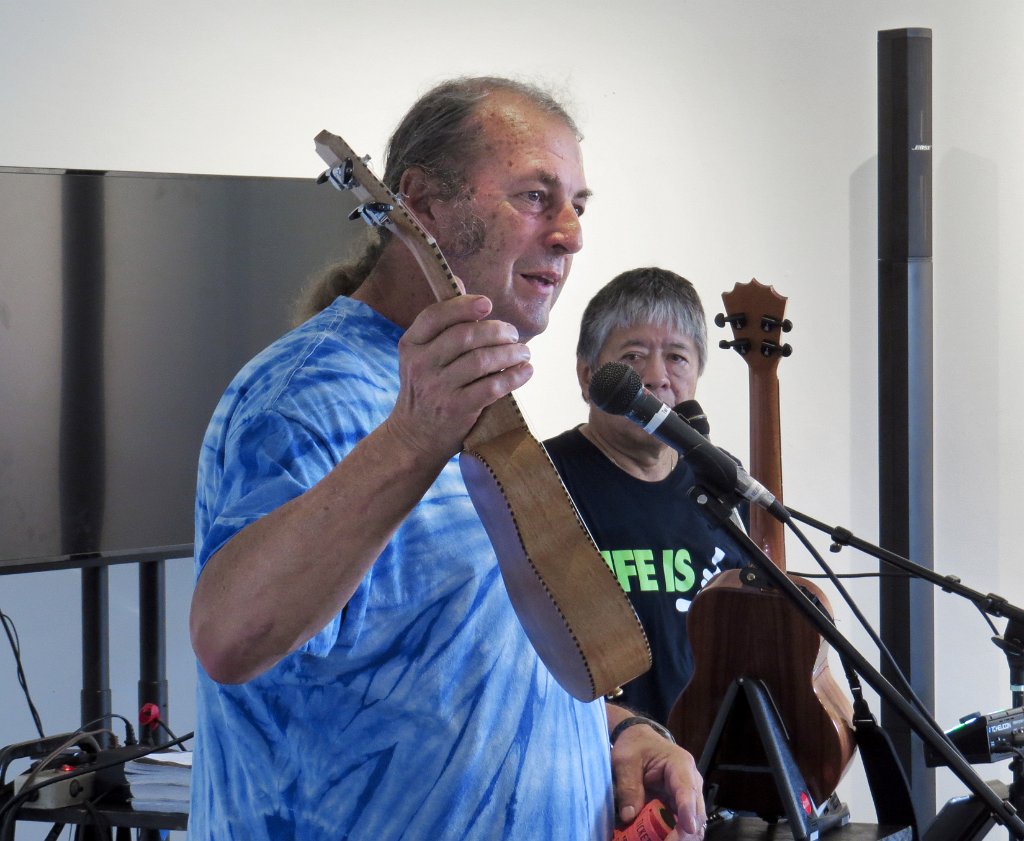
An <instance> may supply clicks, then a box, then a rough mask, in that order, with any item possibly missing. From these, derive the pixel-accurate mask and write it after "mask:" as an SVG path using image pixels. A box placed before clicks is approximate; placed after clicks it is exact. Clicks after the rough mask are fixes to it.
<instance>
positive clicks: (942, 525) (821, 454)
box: [0, 0, 1024, 821]
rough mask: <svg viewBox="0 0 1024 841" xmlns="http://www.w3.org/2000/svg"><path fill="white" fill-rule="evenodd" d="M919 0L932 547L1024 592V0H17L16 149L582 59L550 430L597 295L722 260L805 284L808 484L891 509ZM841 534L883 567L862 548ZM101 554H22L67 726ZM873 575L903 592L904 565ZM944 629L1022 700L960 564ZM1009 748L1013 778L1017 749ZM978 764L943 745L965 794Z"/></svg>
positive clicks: (15, 586)
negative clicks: (883, 66) (903, 122)
mask: <svg viewBox="0 0 1024 841" xmlns="http://www.w3.org/2000/svg"><path fill="white" fill-rule="evenodd" d="M902 27H929V28H931V29H932V30H933V35H934V42H933V43H934V58H933V60H934V80H933V81H934V138H933V142H934V150H935V151H934V198H935V216H934V229H935V269H934V276H935V295H934V297H935V337H936V339H935V406H936V416H935V442H936V455H935V468H936V471H935V499H936V535H935V545H936V556H935V567H936V569H937V570H939V571H941V572H943V573H948V574H953V575H958V576H960V577H961V578H962V579H963V581H964V582H965V583H966V584H968V585H969V586H972V587H974V588H975V589H978V590H981V591H985V592H995V593H999V594H1001V595H1003V596H1005V597H1006V598H1008V599H1009V600H1011V601H1013V602H1015V603H1017V604H1021V603H1022V602H1024V584H1022V583H1021V581H1020V578H1019V576H1017V575H1015V574H1014V571H1015V570H1016V569H1017V568H1018V567H1019V564H1018V562H1017V559H1016V557H1015V550H1016V548H1017V540H1016V536H1017V530H1016V517H1017V516H1018V512H1017V510H1016V494H1015V491H1016V489H1017V487H1016V483H1015V481H1014V480H1015V477H1016V476H1018V475H1021V474H1022V472H1024V453H1022V448H1021V447H1020V445H1019V444H1018V443H1016V435H1015V433H1016V423H1015V420H1016V418H1018V417H1019V416H1020V415H1021V414H1022V411H1024V405H1022V404H1024V395H1022V391H1021V389H1019V388H1018V387H1017V386H1018V383H1019V381H1020V377H1019V375H1018V374H1017V372H1016V365H1017V363H1018V360H1019V359H1020V358H1021V355H1022V350H1024V339H1022V337H1021V334H1020V331H1019V329H1018V324H1017V321H1018V318H1019V316H1018V314H1019V313H1020V312H1021V310H1022V304H1024V300H1022V299H1024V291H1022V287H1021V285H1020V283H1019V277H1018V275H1019V271H1018V265H1019V243H1020V241H1021V239H1022V233H1021V232H1022V231H1024V163H1022V156H1021V154H1020V150H1021V141H1020V138H1021V136H1022V134H1024V131H1022V130H1024V58H1022V52H1021V50H1020V39H1021V37H1022V35H1024V5H1022V4H1021V3H1020V2H1018V0H986V2H984V3H963V2H957V0H931V2H926V0H890V1H888V2H881V0H877V1H876V2H858V3H849V2H838V0H787V2H777V3H760V2H756V0H666V1H665V2H661V0H632V2H629V3H615V4H613V3H604V2H589V3H587V2H581V3H574V4H570V3H564V4H559V3H551V2H538V0H521V2H519V3H516V4H514V5H511V6H509V5H504V4H502V5H495V6H494V7H491V6H489V5H485V4H479V3H467V2H460V0H437V2H435V3H432V4H423V3H413V2H408V0H398V2H394V3H392V4H390V5H388V6H383V5H379V4H354V3H343V2H334V3H331V2H327V0H307V2H301V0H300V2H296V3H290V4H284V3H272V2H267V0H250V2H244V3H243V2H239V1H238V0H229V1H228V2H220V3H216V4H212V3H196V2H182V3H176V4H155V3H152V2H127V1H126V0H116V2H115V1H114V0H106V1H105V2H100V3H91V4H85V3H79V2H72V0H36V2H32V3H28V2H23V3H14V2H11V0H5V2H3V3H2V4H0V80H3V81H2V83H0V165H8V166H40V167H81V168H103V169H121V170H156V171H182V172H205V173H235V174H250V173H251V174H266V175H289V176H312V175H314V174H316V173H317V172H318V171H319V168H320V162H319V159H318V158H317V157H316V156H315V154H314V153H313V147H312V137H313V135H314V134H315V133H316V132H317V131H318V130H320V129H321V128H328V129H330V130H331V131H334V132H336V133H338V134H342V135H343V136H344V137H345V138H346V139H347V140H348V141H349V142H350V143H351V144H352V145H353V146H354V147H356V148H357V149H359V150H363V151H366V152H369V153H371V154H373V155H374V157H375V158H377V159H379V157H380V154H381V151H382V145H383V142H384V140H385V138H386V135H387V133H388V131H389V130H390V128H391V127H392V125H393V124H394V122H395V121H396V120H397V118H398V117H399V116H400V115H401V113H402V112H403V111H404V109H405V108H406V107H407V106H408V105H409V104H410V102H411V101H412V100H413V99H414V97H415V96H416V95H417V94H418V93H420V92H422V91H423V90H424V89H426V88H427V87H428V86H429V85H430V84H432V83H433V82H435V81H437V80H439V79H441V78H444V77H447V76H450V75H455V74H459V73H480V72H487V73H498V74H507V75H516V76H525V77H528V78H531V79H540V80H543V81H547V82H551V83H554V84H555V85H556V86H558V87H560V88H561V89H562V90H563V92H564V93H565V94H566V95H567V96H568V98H569V99H570V100H571V101H572V102H573V103H574V104H575V108H576V112H577V114H578V116H579V118H580V122H581V124H582V127H583V130H584V132H585V134H586V140H585V141H584V153H585V156H586V161H587V170H588V178H589V180H590V185H591V187H593V189H594V190H595V192H596V197H595V200H594V201H593V202H592V203H591V205H590V206H589V208H588V211H587V216H586V225H585V232H586V240H587V245H586V247H585V249H584V251H583V252H582V254H581V255H580V256H579V257H578V259H577V262H576V267H575V269H574V272H573V277H572V279H571V280H570V283H569V286H568V287H567V289H566V291H565V294H564V295H563V298H562V303H561V304H560V306H559V312H558V314H557V316H556V321H555V324H554V326H553V327H552V328H551V329H550V330H549V332H548V333H547V334H546V335H544V336H543V337H541V338H540V339H538V340H537V341H536V343H535V347H534V358H535V362H536V364H537V368H538V373H537V376H536V377H535V378H534V381H533V382H531V383H530V384H529V385H528V386H527V387H526V388H525V389H523V392H522V395H521V402H522V404H523V405H524V407H525V409H526V411H527V413H528V414H529V416H530V419H531V422H532V424H533V427H534V431H535V432H536V433H537V434H538V435H539V436H541V437H543V436H546V435H549V434H552V433H554V432H557V431H560V430H561V429H563V428H565V427H567V426H569V425H571V424H573V423H576V422H578V421H580V420H582V418H583V417H584V407H583V404H582V402H581V401H580V400H579V398H578V394H577V388H576V385H575V380H574V376H573V353H572V350H573V347H574V344H575V330H576V326H577V324H578V320H579V315H580V313H581V310H582V308H583V305H584V304H585V302H586V300H587V299H588V298H589V296H590V295H591V294H592V292H593V291H594V290H596V289H597V288H598V286H599V285H600V284H602V283H603V282H604V281H606V280H607V279H609V278H611V277H612V276H613V275H614V274H615V273H617V272H618V271H620V270H622V269H625V268H629V267H633V266H637V265H642V264H655V263H656V264H662V265H665V266H667V267H670V268H672V269H674V270H676V271H678V272H680V273H682V274H684V275H686V276H688V277H690V278H691V279H692V280H693V281H694V282H695V283H696V284H697V286H698V289H699V290H700V291H701V293H702V295H703V296H704V299H705V303H706V305H707V308H708V310H709V312H710V313H712V314H713V313H714V312H716V311H718V308H719V299H718V296H719V294H720V293H721V292H722V291H726V290H728V289H731V288H732V286H733V285H734V284H735V283H737V282H744V281H747V280H749V279H750V278H751V277H757V278H758V279H759V280H761V281H762V282H765V283H771V284H773V285H774V286H775V287H776V289H777V290H778V291H779V292H780V293H781V294H783V295H786V296H788V298H789V308H788V311H787V314H788V315H789V317H790V318H791V319H792V320H793V322H794V323H795V329H794V331H793V333H792V334H790V336H789V341H790V342H791V343H792V344H793V346H794V348H795V353H794V355H793V356H792V357H791V358H789V359H787V360H785V361H784V363H783V365H782V367H781V368H780V379H781V381H782V404H783V409H782V412H783V418H782V421H783V453H784V463H785V476H786V500H787V502H789V503H790V504H792V505H794V506H795V507H797V508H799V509H801V510H804V511H807V512H808V513H811V514H813V515H815V516H817V517H819V518H820V519H823V520H825V521H828V522H830V523H836V524H843V525H846V526H849V527H850V528H851V529H853V530H854V531H855V532H856V533H857V534H858V535H859V536H861V537H863V538H865V539H868V540H871V539H873V538H875V537H877V501H876V485H877V468H876V460H877V444H876V432H875V425H876V422H875V417H876V411H877V397H876V389H877V385H876V370H877V359H876V329H875V323H876V311H875V310H876V307H875V296H876V292H875V289H876V286H875V279H876V269H875V260H876V235H875V225H876V212H875V189H876V156H875V150H876V119H875V108H876V104H875V103H876V73H875V69H876V64H875V62H876V33H877V32H878V31H879V30H882V29H892V28H902ZM0 296H2V289H0ZM0 304H2V297H0ZM713 332H714V333H716V335H715V338H718V336H717V331H714V330H713ZM700 397H701V399H702V402H703V404H704V406H705V408H706V409H707V411H708V414H709V416H710V417H711V420H712V424H713V427H714V435H715V438H716V440H717V441H718V442H720V443H722V444H724V445H725V446H727V447H729V448H730V449H732V450H733V451H735V452H737V453H738V454H741V455H742V454H745V450H746V444H745V442H746V421H745V417H746V369H745V366H744V365H743V364H742V363H741V362H740V361H739V360H738V359H737V358H736V357H735V355H733V354H727V353H725V352H721V351H717V352H715V353H714V354H713V355H712V361H711V365H710V368H709V371H708V374H707V376H706V378H705V381H704V383H703V386H702V390H701V394H700ZM816 543H817V545H819V547H820V548H821V549H822V550H824V549H825V547H826V546H827V541H826V540H824V539H822V540H817V541H816ZM789 556H790V568H791V569H801V570H806V569H809V568H810V566H811V564H810V561H809V560H805V559H806V556H805V555H804V554H803V553H800V552H797V551H796V548H791V549H790V553H789ZM831 560H832V561H833V562H834V563H835V565H836V567H837V569H840V570H850V571H863V570H873V569H875V563H874V562H873V561H871V560H870V559H868V558H866V557H861V556H858V555H856V554H854V553H852V552H850V551H844V552H843V553H841V554H840V555H838V556H831ZM173 566H174V565H172V567H173ZM187 566H188V564H187V562H186V563H184V564H179V565H177V567H176V568H174V569H172V579H173V580H172V587H171V592H172V603H171V604H170V605H169V608H168V616H169V618H170V620H171V621H172V623H173V622H178V623H180V622H181V621H183V617H184V615H185V611H186V609H187V592H188V577H189V573H188V570H187ZM115 578H116V593H115V597H114V599H113V601H114V602H115V605H114V609H115V610H116V611H117V620H116V621H117V623H118V624H117V625H116V627H117V628H118V630H120V629H121V628H122V627H123V626H124V627H125V630H124V635H123V636H124V638H125V645H126V646H127V649H128V650H129V651H130V650H131V643H130V642H128V640H129V638H130V637H132V636H133V635H134V633H135V631H134V625H133V624H132V623H133V622H134V618H133V616H132V611H133V610H134V607H133V605H134V583H133V581H134V578H133V576H131V575H129V574H127V573H124V574H122V573H120V572H119V573H118V574H117V575H116V576H115ZM76 581H77V579H76V578H75V576H74V574H72V573H47V574H45V575H38V576H23V577H20V578H14V579H12V578H7V579H4V580H2V584H0V607H2V609H3V610H5V611H6V612H8V613H9V614H11V615H12V617H14V619H15V621H16V622H17V623H18V626H19V628H20V629H21V633H22V644H23V648H24V653H25V660H26V668H27V671H28V674H29V680H30V682H31V685H32V688H33V690H34V692H35V694H36V697H37V699H38V700H39V701H40V706H41V707H42V708H44V722H45V723H46V724H47V726H48V727H49V728H50V729H54V730H56V729H60V728H65V727H66V728H71V727H72V726H74V724H75V721H76V717H77V709H78V694H77V686H78V677H79V670H78V661H77V653H76V646H77V634H78V602H77V595H76V586H77V584H76ZM851 590H852V591H853V593H854V595H855V596H856V598H857V599H858V600H859V602H860V603H861V605H862V607H863V608H864V609H865V611H866V612H867V613H868V615H869V616H872V617H874V616H877V608H876V605H877V584H876V583H875V582H874V581H872V580H866V581H857V582H855V583H853V584H851ZM839 616H840V627H841V629H843V630H846V631H850V632H851V636H852V637H853V638H854V639H855V640H856V641H857V642H858V643H859V644H861V645H863V643H864V637H863V635H861V634H859V633H857V632H856V631H854V630H853V629H851V628H850V621H849V619H848V616H847V614H846V613H845V612H844V611H840V612H839ZM1001 627H1002V623H1001V622H1000V628H1001ZM927 630H928V629H921V632H922V633H925V632H927ZM172 631H175V633H176V636H175V638H174V639H175V648H174V650H173V651H172V652H171V653H170V654H169V659H170V660H171V667H172V675H171V679H172V691H173V693H174V695H173V696H172V716H174V719H173V723H174V724H175V725H176V726H177V728H178V729H186V728H188V727H189V726H190V725H191V720H190V715H191V687H190V685H189V677H188V675H189V673H190V672H189V669H190V666H189V655H188V650H187V640H186V637H185V635H184V632H183V630H182V627H181V625H180V624H178V625H177V626H176V627H175V628H172ZM935 633H936V652H937V654H936V661H937V662H936V687H937V693H936V694H937V703H936V707H937V709H936V717H937V719H938V720H939V721H940V722H941V723H943V724H944V725H946V726H948V725H949V724H951V723H953V722H954V721H955V720H956V719H957V717H959V716H960V715H962V714H964V713H966V712H970V711H972V710H982V711H988V710H995V709H999V708H1003V707H1006V706H1009V688H1008V678H1007V668H1006V662H1005V658H1004V657H1003V655H1002V654H1001V653H1000V652H999V651H998V650H997V649H996V648H995V647H994V646H993V645H992V644H991V643H990V641H989V637H990V636H991V634H990V632H989V630H988V628H987V626H986V625H985V624H984V622H983V621H982V619H981V618H980V617H979V616H978V614H977V612H976V611H975V610H973V608H971V607H969V606H967V605H966V604H964V603H962V602H961V601H960V600H958V599H955V598H954V597H952V596H949V595H945V594H941V593H939V594H937V595H936V628H935ZM2 648H3V647H2V646H0V649H2ZM124 656H126V657H127V656H134V655H128V654H126V655H124ZM65 657H68V658H70V659H69V660H68V661H65V659H64V658H65ZM133 669H134V665H133V664H132V663H129V664H128V667H127V668H126V671H127V672H128V674H123V673H122V671H123V670H122V667H121V666H118V667H117V671H118V675H117V676H116V677H117V680H118V684H117V686H116V688H115V699H114V702H115V708H116V709H118V710H119V711H123V712H126V713H128V712H129V711H130V710H132V709H133V708H134V697H135V690H134V684H133V683H132V682H131V676H132V675H133V674H134V672H133ZM0 675H2V676H3V677H2V678H0V686H2V687H3V690H2V692H0V696H2V697H0V702H2V704H3V707H4V710H5V713H4V716H3V720H2V721H0V743H3V744H7V743H9V742H13V741H17V740H20V739H22V738H29V737H30V736H31V735H32V731H31V724H30V721H29V718H28V715H27V713H26V712H24V705H23V703H22V702H21V700H20V697H19V695H18V692H17V688H16V685H15V682H14V679H13V665H12V664H11V663H10V655H9V653H8V652H7V651H6V650H0ZM980 770H981V771H982V772H983V774H984V776H986V777H988V778H994V777H997V776H998V777H1000V778H1001V779H1009V771H1008V768H1007V767H1006V766H1005V765H997V766H992V767H990V768H982V769H980ZM962 791H963V789H962V786H961V785H960V784H959V782H958V781H956V780H955V779H953V778H952V777H951V775H949V774H948V773H947V772H940V775H939V801H940V802H943V801H945V800H946V799H948V798H949V797H951V796H953V795H954V794H958V793H960V792H962ZM841 794H843V796H844V797H845V798H846V799H847V800H848V801H849V802H850V804H851V808H852V810H853V813H854V819H855V820H864V821H866V820H870V819H871V805H870V799H869V797H868V795H867V793H866V788H865V787H864V784H863V779H862V777H861V775H860V770H859V768H857V769H855V770H854V771H853V772H852V773H851V775H850V776H849V777H848V780H847V781H845V782H844V784H843V788H842V789H841Z"/></svg>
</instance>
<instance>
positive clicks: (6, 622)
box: [0, 610, 46, 739]
mask: <svg viewBox="0 0 1024 841" xmlns="http://www.w3.org/2000/svg"><path fill="white" fill-rule="evenodd" d="M0 622H2V623H3V626H4V630H5V631H6V632H7V639H8V640H9V641H10V643H11V651H12V652H13V653H14V662H15V664H16V665H17V670H18V684H19V685H20V686H21V691H22V692H24V693H25V700H26V701H28V709H29V712H31V713H32V721H33V722H35V725H36V730H37V731H38V732H39V738H40V739H45V738H46V734H45V733H43V722H42V719H40V718H39V711H38V710H37V709H36V705H35V704H34V703H33V702H32V693H30V692H29V691H28V679H27V678H26V677H25V669H24V668H23V667H22V664H21V640H20V639H19V638H18V629H17V628H16V627H15V625H14V620H13V619H11V617H10V616H8V615H7V614H6V613H4V612H3V611H2V610H0Z"/></svg>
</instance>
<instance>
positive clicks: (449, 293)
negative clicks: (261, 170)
mask: <svg viewBox="0 0 1024 841" xmlns="http://www.w3.org/2000/svg"><path fill="white" fill-rule="evenodd" d="M313 143H314V144H315V146H316V152H317V154H318V155H319V156H320V158H321V159H322V160H323V162H324V163H325V164H327V166H328V169H327V170H326V171H325V172H324V173H323V174H322V175H321V176H320V178H319V179H318V181H320V183H324V182H329V183H330V184H332V185H333V186H334V187H336V188H337V189H339V190H343V191H350V192H351V193H352V194H353V195H354V196H355V197H356V198H357V199H359V201H361V202H362V204H360V205H359V206H358V207H357V208H356V209H355V210H353V211H352V213H351V214H350V215H349V219H352V220H355V219H362V220H363V221H364V222H366V224H368V225H370V226H371V227H378V228H384V229H386V230H388V231H390V232H391V233H392V234H394V235H395V236H397V237H398V238H399V239H400V240H402V242H403V243H405V245H406V247H407V248H408V249H409V250H410V251H411V252H412V253H413V255H414V256H415V257H416V262H417V263H419V266H420V269H422V271H423V274H424V275H426V278H427V282H428V283H429V284H430V288H431V289H432V290H433V292H434V295H435V296H436V297H437V299H438V300H439V301H443V300H447V299H448V298H454V297H455V296H456V295H460V294H461V290H460V288H459V285H458V283H457V281H456V280H455V276H454V274H453V273H452V270H451V268H450V267H449V266H448V261H447V260H445V258H444V255H443V254H442V253H441V249H440V248H438V245H437V242H436V241H435V240H434V238H433V237H432V236H431V235H430V233H429V232H428V231H427V229H426V228H424V227H423V226H422V225H421V224H420V223H419V220H418V219H417V218H416V217H415V215H413V213H412V211H411V210H409V208H408V207H406V205H405V203H404V202H403V201H402V199H401V198H400V197H399V196H396V195H395V194H394V193H393V192H391V190H389V189H388V188H387V186H385V184H384V183H383V182H382V181H381V180H380V179H379V178H378V177H377V176H376V175H374V174H373V172H371V171H370V168H369V166H367V164H369V162H370V156H369V155H365V156H363V157H359V155H357V154H356V153H355V152H353V151H352V147H351V146H349V145H348V144H347V143H346V142H345V141H344V140H342V139H341V138H340V137H338V136H337V135H336V134H331V133H330V132H329V131H321V132H320V133H319V134H318V135H317V136H316V137H314V138H313Z"/></svg>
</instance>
